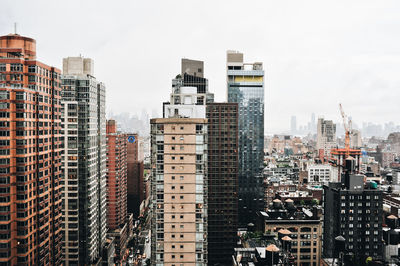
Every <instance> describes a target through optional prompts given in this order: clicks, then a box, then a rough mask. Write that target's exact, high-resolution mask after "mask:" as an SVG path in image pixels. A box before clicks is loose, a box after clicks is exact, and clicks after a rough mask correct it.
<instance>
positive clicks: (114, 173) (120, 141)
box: [106, 120, 129, 261]
mask: <svg viewBox="0 0 400 266" xmlns="http://www.w3.org/2000/svg"><path fill="white" fill-rule="evenodd" d="M106 132H107V227H108V228H107V229H108V231H107V232H108V233H107V234H108V235H109V236H111V237H114V238H115V254H116V260H117V261H120V260H121V259H122V258H123V256H124V254H125V252H126V245H127V242H128V240H129V239H128V238H129V228H128V227H129V223H128V214H127V204H128V202H127V174H128V165H127V155H128V154H127V143H128V136H127V135H126V134H123V133H121V132H117V124H116V122H115V120H108V121H107V126H106Z"/></svg>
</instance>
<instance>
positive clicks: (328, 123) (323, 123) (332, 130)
mask: <svg viewBox="0 0 400 266" xmlns="http://www.w3.org/2000/svg"><path fill="white" fill-rule="evenodd" d="M335 147H336V124H334V123H333V122H332V120H325V119H323V118H318V124H317V151H318V154H319V156H320V157H321V158H322V157H326V158H328V157H330V156H331V150H332V149H333V148H335Z"/></svg>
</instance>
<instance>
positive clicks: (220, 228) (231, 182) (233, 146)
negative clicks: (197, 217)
mask: <svg viewBox="0 0 400 266" xmlns="http://www.w3.org/2000/svg"><path fill="white" fill-rule="evenodd" d="M238 114H239V113H238V104H237V103H209V104H207V119H208V122H207V123H208V127H207V128H208V150H207V153H208V154H207V160H208V169H207V170H208V184H207V185H208V230H207V231H208V265H229V264H231V263H232V255H233V251H234V248H235V247H236V243H237V230H238V194H237V193H238V141H239V140H238Z"/></svg>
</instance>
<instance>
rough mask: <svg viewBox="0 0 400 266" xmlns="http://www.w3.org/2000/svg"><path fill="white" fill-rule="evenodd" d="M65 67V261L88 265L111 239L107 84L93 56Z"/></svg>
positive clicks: (72, 60)
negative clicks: (100, 77)
mask: <svg viewBox="0 0 400 266" xmlns="http://www.w3.org/2000/svg"><path fill="white" fill-rule="evenodd" d="M63 66H64V68H63V77H62V88H63V91H62V124H63V137H64V155H63V161H62V165H63V171H64V195H63V201H64V210H63V223H64V227H63V230H64V241H63V255H64V263H65V265H87V264H92V263H97V262H98V261H100V260H101V255H102V249H103V247H104V246H105V242H106V232H107V225H106V211H107V208H106V192H107V191H106V156H107V155H106V148H107V146H106V118H105V86H104V84H103V83H101V82H98V81H97V80H96V78H95V77H94V76H93V63H92V60H91V59H87V58H83V57H68V58H65V59H64V60H63Z"/></svg>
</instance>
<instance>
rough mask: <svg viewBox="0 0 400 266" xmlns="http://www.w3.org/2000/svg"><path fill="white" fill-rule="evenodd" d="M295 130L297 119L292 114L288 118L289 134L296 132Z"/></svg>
mask: <svg viewBox="0 0 400 266" xmlns="http://www.w3.org/2000/svg"><path fill="white" fill-rule="evenodd" d="M296 132H297V119H296V116H295V115H293V116H292V117H291V118H290V134H293V135H294V134H296Z"/></svg>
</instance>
